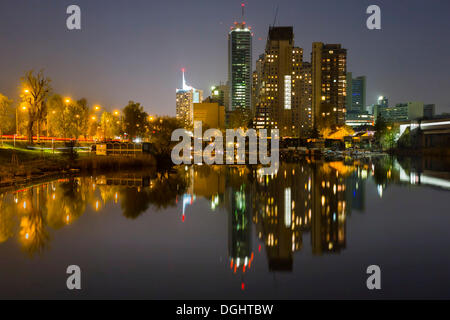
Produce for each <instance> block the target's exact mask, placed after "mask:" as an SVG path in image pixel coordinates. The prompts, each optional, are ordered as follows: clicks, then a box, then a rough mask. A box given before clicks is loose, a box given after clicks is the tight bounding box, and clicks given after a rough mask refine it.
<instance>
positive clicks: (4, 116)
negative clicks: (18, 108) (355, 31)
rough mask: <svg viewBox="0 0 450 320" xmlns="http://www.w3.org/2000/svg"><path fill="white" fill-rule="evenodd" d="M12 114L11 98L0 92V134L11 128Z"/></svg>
mask: <svg viewBox="0 0 450 320" xmlns="http://www.w3.org/2000/svg"><path fill="white" fill-rule="evenodd" d="M13 115H14V110H13V108H12V100H10V99H8V98H7V97H5V96H4V95H2V94H1V93H0V136H1V135H3V134H4V133H5V132H7V131H8V130H10V129H11V128H12V124H13V123H14V120H13V119H14V117H13ZM2 141H3V140H2Z"/></svg>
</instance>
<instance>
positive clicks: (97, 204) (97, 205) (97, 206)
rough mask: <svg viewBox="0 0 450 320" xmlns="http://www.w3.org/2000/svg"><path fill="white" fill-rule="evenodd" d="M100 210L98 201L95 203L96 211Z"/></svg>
mask: <svg viewBox="0 0 450 320" xmlns="http://www.w3.org/2000/svg"><path fill="white" fill-rule="evenodd" d="M98 208H99V203H98V200H97V201H95V210H96V211H98Z"/></svg>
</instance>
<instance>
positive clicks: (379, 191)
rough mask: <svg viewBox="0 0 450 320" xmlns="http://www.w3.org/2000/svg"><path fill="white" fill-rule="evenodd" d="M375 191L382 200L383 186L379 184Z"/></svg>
mask: <svg viewBox="0 0 450 320" xmlns="http://www.w3.org/2000/svg"><path fill="white" fill-rule="evenodd" d="M377 190H378V195H379V196H380V198H383V186H382V185H381V184H379V185H378V186H377Z"/></svg>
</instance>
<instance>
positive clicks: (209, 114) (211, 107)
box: [194, 102, 225, 130]
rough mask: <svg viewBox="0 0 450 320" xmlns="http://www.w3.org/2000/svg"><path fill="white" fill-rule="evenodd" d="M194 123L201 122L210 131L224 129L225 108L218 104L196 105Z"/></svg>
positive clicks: (204, 103)
mask: <svg viewBox="0 0 450 320" xmlns="http://www.w3.org/2000/svg"><path fill="white" fill-rule="evenodd" d="M194 121H201V122H202V125H203V126H206V127H208V128H210V129H212V128H213V129H224V128H225V107H224V106H221V105H219V104H218V103H216V102H212V103H206V102H203V103H194ZM204 130H206V129H205V128H204Z"/></svg>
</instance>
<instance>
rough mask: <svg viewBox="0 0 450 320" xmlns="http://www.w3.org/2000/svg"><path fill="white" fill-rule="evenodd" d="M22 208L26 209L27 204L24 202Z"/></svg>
mask: <svg viewBox="0 0 450 320" xmlns="http://www.w3.org/2000/svg"><path fill="white" fill-rule="evenodd" d="M23 208H24V209H26V208H27V202H26V201H24V202H23Z"/></svg>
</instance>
